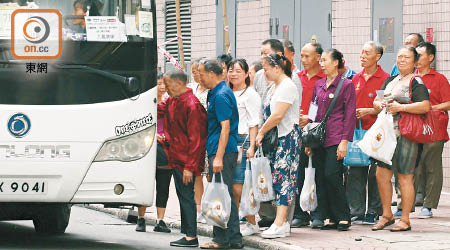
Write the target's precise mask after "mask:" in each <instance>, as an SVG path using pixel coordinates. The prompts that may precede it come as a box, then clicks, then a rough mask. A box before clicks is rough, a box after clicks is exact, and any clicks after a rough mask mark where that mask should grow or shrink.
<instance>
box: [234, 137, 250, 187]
mask: <svg viewBox="0 0 450 250" xmlns="http://www.w3.org/2000/svg"><path fill="white" fill-rule="evenodd" d="M245 138H247V140H245ZM244 141H245V143H244ZM238 147H243V149H244V152H243V153H242V161H241V164H237V165H236V167H235V168H234V171H233V183H241V184H243V183H244V179H245V168H246V166H247V149H248V148H249V147H250V137H247V136H246V135H244V136H239V138H238Z"/></svg>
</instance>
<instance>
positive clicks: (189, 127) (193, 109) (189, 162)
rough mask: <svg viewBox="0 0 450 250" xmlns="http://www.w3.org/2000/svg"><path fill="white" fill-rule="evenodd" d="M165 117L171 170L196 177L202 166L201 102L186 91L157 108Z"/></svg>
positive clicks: (205, 127) (203, 121) (205, 125)
mask: <svg viewBox="0 0 450 250" xmlns="http://www.w3.org/2000/svg"><path fill="white" fill-rule="evenodd" d="M158 108H159V110H161V112H158V115H162V116H163V117H164V135H165V137H166V140H167V143H166V144H167V145H166V146H167V148H168V150H167V151H168V153H167V158H168V160H169V167H170V168H177V169H179V170H180V171H181V172H183V170H184V169H186V170H189V171H191V172H193V173H194V175H195V176H199V175H200V173H201V171H202V170H203V167H204V166H205V152H206V138H207V137H208V115H207V113H206V110H205V108H204V107H203V106H202V104H201V103H200V101H199V100H198V99H197V97H195V95H194V94H193V93H192V89H188V90H187V91H186V92H185V93H183V94H181V95H180V96H179V97H176V98H174V97H170V98H168V99H167V100H166V101H165V102H161V103H160V104H158Z"/></svg>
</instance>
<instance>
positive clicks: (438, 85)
mask: <svg viewBox="0 0 450 250" xmlns="http://www.w3.org/2000/svg"><path fill="white" fill-rule="evenodd" d="M422 81H423V83H424V84H425V86H426V87H427V89H428V92H429V93H430V102H431V105H433V106H434V105H438V104H441V103H444V102H448V101H450V84H449V83H448V80H447V78H446V77H445V76H444V75H443V74H441V73H438V72H436V71H435V70H434V69H433V68H431V70H430V72H428V73H427V74H425V75H424V76H422ZM439 120H440V121H441V127H442V133H441V134H442V138H439V140H445V141H448V140H449V137H448V133H447V126H448V113H447V111H445V112H444V111H443V112H442V113H441V116H440V117H439Z"/></svg>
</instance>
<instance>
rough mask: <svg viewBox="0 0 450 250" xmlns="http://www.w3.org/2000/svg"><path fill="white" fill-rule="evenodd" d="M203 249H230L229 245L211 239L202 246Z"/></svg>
mask: <svg viewBox="0 0 450 250" xmlns="http://www.w3.org/2000/svg"><path fill="white" fill-rule="evenodd" d="M200 248H201V249H229V248H230V246H229V245H221V244H219V243H216V242H214V241H211V242H209V243H206V244H203V245H201V246H200Z"/></svg>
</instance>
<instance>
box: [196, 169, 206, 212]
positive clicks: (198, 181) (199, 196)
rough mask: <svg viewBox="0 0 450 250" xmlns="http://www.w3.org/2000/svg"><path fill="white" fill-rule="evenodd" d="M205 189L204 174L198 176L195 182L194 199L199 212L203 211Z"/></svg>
mask: <svg viewBox="0 0 450 250" xmlns="http://www.w3.org/2000/svg"><path fill="white" fill-rule="evenodd" d="M203 191H204V189H203V176H196V177H195V184H194V199H195V204H196V205H197V213H200V212H201V208H202V196H203Z"/></svg>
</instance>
